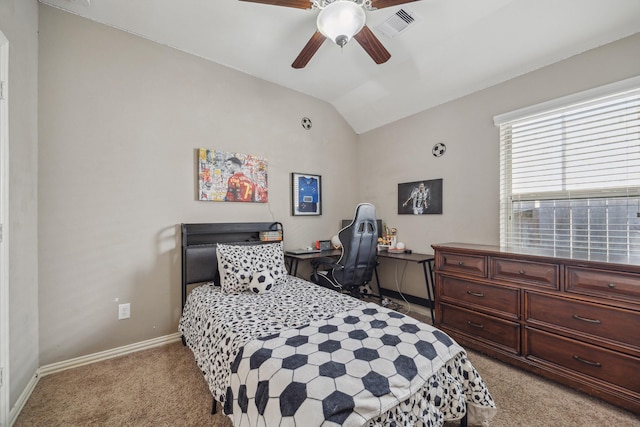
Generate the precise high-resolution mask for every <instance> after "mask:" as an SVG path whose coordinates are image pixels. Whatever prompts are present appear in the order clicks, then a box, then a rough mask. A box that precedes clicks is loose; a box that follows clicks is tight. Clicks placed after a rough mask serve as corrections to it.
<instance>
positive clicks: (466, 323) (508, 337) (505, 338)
mask: <svg viewBox="0 0 640 427" xmlns="http://www.w3.org/2000/svg"><path fill="white" fill-rule="evenodd" d="M440 309H441V310H442V326H444V327H449V328H451V329H455V330H457V331H460V332H462V333H464V334H466V335H470V336H472V337H476V338H477V337H479V338H483V339H484V340H488V341H491V344H494V345H495V344H497V345H499V346H500V347H503V348H506V349H507V350H509V351H511V352H513V353H519V352H520V325H519V324H518V323H515V322H509V321H507V320H501V319H497V318H494V317H490V316H485V315H484V314H481V313H476V312H474V311H470V310H465V309H463V308H459V307H454V306H450V305H448V304H440Z"/></svg>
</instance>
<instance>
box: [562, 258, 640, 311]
mask: <svg viewBox="0 0 640 427" xmlns="http://www.w3.org/2000/svg"><path fill="white" fill-rule="evenodd" d="M566 277H567V284H566V288H567V292H575V293H579V294H586V295H595V296H600V297H607V298H617V299H626V300H635V301H636V302H640V275H639V274H633V273H624V272H617V271H606V270H595V269H589V268H580V267H571V266H567V268H566Z"/></svg>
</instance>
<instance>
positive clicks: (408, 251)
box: [404, 249, 413, 254]
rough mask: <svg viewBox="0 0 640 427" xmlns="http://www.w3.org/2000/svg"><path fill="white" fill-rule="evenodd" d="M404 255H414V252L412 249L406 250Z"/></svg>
mask: <svg viewBox="0 0 640 427" xmlns="http://www.w3.org/2000/svg"><path fill="white" fill-rule="evenodd" d="M404 253H405V254H410V253H413V251H412V250H411V249H405V250H404Z"/></svg>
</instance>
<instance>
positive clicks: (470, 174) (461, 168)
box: [358, 34, 640, 297]
mask: <svg viewBox="0 0 640 427" xmlns="http://www.w3.org/2000/svg"><path fill="white" fill-rule="evenodd" d="M639 52H640V34H636V35H634V36H632V37H628V38H626V39H623V40H620V41H618V42H616V43H612V44H610V45H607V46H604V47H601V48H598V49H594V50H592V51H589V52H586V53H584V54H581V55H577V56H575V57H572V58H569V59H567V60H565V61H562V62H559V63H556V64H554V65H550V66H548V67H545V68H542V69H540V70H538V71H535V72H532V73H529V74H526V75H523V76H521V77H519V78H515V79H512V80H510V81H508V82H506V83H503V84H499V85H496V86H494V87H491V88H489V89H486V90H483V91H481V92H477V93H475V94H472V95H469V96H466V97H464V98H461V99H458V100H455V101H453V102H449V103H447V104H444V105H442V106H439V107H437V108H433V109H430V110H428V111H424V112H422V113H419V114H416V115H414V116H411V117H409V118H407V119H404V120H400V121H397V122H395V123H392V124H390V125H387V126H384V127H382V128H380V129H378V130H374V131H371V132H368V133H366V134H363V135H360V136H359V142H358V153H359V155H358V158H359V159H361V162H360V163H359V176H360V178H359V179H358V183H359V190H358V194H359V196H360V198H362V199H366V200H370V201H372V202H373V203H375V205H376V206H377V207H378V212H379V215H380V217H381V218H383V219H384V220H385V221H386V222H387V223H388V224H389V225H390V226H393V227H396V228H397V229H398V235H399V240H400V241H403V242H405V243H406V244H407V246H408V247H409V248H412V249H414V250H416V251H420V252H429V253H432V252H433V251H432V249H431V247H430V246H431V245H432V244H434V243H444V242H454V241H456V242H471V243H486V244H498V243H499V238H500V230H499V211H498V208H499V169H500V163H499V140H498V138H499V135H498V128H497V127H496V126H494V124H493V116H495V115H497V114H501V113H505V112H508V111H513V110H516V109H519V108H523V107H526V106H529V105H534V104H537V103H540V102H543V101H547V100H551V99H555V98H558V97H561V96H564V95H568V94H572V93H575V92H579V91H582V90H586V89H590V88H593V87H597V86H601V85H605V84H608V83H612V82H615V81H618V80H623V79H626V78H629V77H632V76H637V75H640V54H639ZM437 142H444V143H445V144H446V145H447V152H446V154H445V155H444V156H443V157H440V158H436V157H433V155H432V154H431V148H432V147H433V145H434V144H436V143H437ZM372 165H374V166H372ZM438 178H442V179H443V187H444V196H443V204H444V207H443V214H442V215H425V216H413V215H398V214H397V207H396V206H397V205H396V199H397V184H398V183H402V182H413V181H418V180H423V179H424V180H427V179H438ZM382 264H383V268H381V269H380V271H381V273H383V274H382V277H381V281H382V282H383V284H384V287H386V288H390V289H396V285H395V283H396V278H395V273H396V270H395V268H394V266H393V264H392V263H389V262H388V261H387V262H385V260H383V261H382ZM386 265H389V266H390V267H391V268H384V267H385V266H386ZM402 267H403V266H402V265H400V268H399V270H398V274H397V277H398V282H400V279H401V273H402ZM401 289H402V290H403V291H406V292H407V293H409V294H412V295H416V296H420V297H426V288H425V286H424V279H423V278H422V270H421V269H420V267H419V266H417V265H416V264H410V265H408V266H407V270H406V276H405V278H404V282H403V286H402V288H401Z"/></svg>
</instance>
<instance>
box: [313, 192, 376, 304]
mask: <svg viewBox="0 0 640 427" xmlns="http://www.w3.org/2000/svg"><path fill="white" fill-rule="evenodd" d="M338 237H339V238H340V243H341V244H342V255H341V256H340V259H339V260H338V261H335V259H332V258H327V257H322V258H316V259H313V260H312V261H311V266H312V267H313V272H312V273H311V281H312V282H313V283H316V284H318V285H320V286H324V287H326V288H330V289H334V290H336V291H339V292H345V293H349V294H351V295H352V296H354V297H356V298H360V297H361V296H362V293H361V289H360V287H361V286H365V285H367V284H368V283H369V282H370V281H371V276H372V275H373V273H374V271H375V268H376V265H377V261H376V249H377V244H378V226H377V223H376V209H375V207H374V206H373V205H372V204H370V203H361V204H359V205H358V206H357V207H356V214H355V217H354V219H353V221H352V222H351V224H349V225H348V226H346V227H345V228H343V229H342V230H340V232H339V233H338ZM320 267H322V268H324V270H321V269H320Z"/></svg>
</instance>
